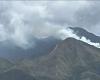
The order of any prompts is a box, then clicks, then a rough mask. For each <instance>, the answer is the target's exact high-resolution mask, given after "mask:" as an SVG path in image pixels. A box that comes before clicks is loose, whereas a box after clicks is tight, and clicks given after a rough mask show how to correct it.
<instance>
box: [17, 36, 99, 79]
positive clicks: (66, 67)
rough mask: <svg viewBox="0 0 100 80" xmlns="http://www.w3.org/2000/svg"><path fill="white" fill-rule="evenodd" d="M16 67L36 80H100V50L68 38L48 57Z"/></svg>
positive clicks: (20, 63) (28, 61)
mask: <svg viewBox="0 0 100 80" xmlns="http://www.w3.org/2000/svg"><path fill="white" fill-rule="evenodd" d="M17 65H18V66H17V67H16V68H17V69H20V70H23V71H25V72H27V73H29V74H30V75H32V76H34V78H35V79H36V80H100V69H99V68H100V49H98V48H96V47H93V46H91V45H89V44H87V43H84V42H82V41H79V40H76V39H74V38H68V39H66V40H64V41H62V42H61V43H60V44H58V45H57V46H56V47H55V49H54V50H53V51H52V52H51V53H50V54H48V55H45V56H42V57H39V58H38V59H35V60H31V59H25V60H23V61H20V62H19V63H18V64H17Z"/></svg>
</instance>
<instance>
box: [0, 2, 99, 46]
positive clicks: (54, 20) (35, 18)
mask: <svg viewBox="0 0 100 80" xmlns="http://www.w3.org/2000/svg"><path fill="white" fill-rule="evenodd" d="M68 26H72V27H82V28H85V29H87V30H88V31H90V32H92V33H95V34H96V35H100V1H85V0H84V1H83V0H80V1H0V41H5V40H12V41H13V42H14V43H15V44H17V45H20V46H23V45H27V44H28V43H29V40H30V38H31V37H36V38H45V37H50V36H54V37H58V36H59V35H58V32H59V31H60V30H61V29H65V28H66V27H68Z"/></svg>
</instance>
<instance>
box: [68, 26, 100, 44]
mask: <svg viewBox="0 0 100 80" xmlns="http://www.w3.org/2000/svg"><path fill="white" fill-rule="evenodd" d="M69 29H71V30H72V31H73V33H74V34H76V35H77V36H78V37H80V38H82V37H85V38H86V39H87V40H90V41H91V42H93V43H100V36H96V35H95V34H93V33H91V32H88V31H87V30H85V29H83V28H80V27H69Z"/></svg>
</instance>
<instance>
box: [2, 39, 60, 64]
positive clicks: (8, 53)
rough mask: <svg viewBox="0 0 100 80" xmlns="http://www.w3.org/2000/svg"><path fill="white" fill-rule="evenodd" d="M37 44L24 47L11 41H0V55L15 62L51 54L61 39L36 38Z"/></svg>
mask: <svg viewBox="0 0 100 80" xmlns="http://www.w3.org/2000/svg"><path fill="white" fill-rule="evenodd" d="M34 41H35V44H36V45H35V46H31V47H30V48H27V49H24V48H21V47H18V46H16V45H14V44H13V43H11V42H8V43H7V42H0V57H2V58H5V59H8V60H9V61H12V62H15V61H17V60H20V59H24V58H33V57H34V58H36V57H39V56H42V55H45V54H49V53H50V52H51V51H52V50H53V48H54V47H55V46H56V44H57V43H58V42H59V40H57V39H54V38H45V39H35V40H34Z"/></svg>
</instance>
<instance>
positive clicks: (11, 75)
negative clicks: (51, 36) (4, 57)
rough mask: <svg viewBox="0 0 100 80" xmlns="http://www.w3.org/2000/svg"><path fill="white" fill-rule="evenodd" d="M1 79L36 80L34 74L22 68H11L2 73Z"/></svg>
mask: <svg viewBox="0 0 100 80" xmlns="http://www.w3.org/2000/svg"><path fill="white" fill-rule="evenodd" d="M0 80H35V79H34V78H33V77H32V76H30V75H28V74H26V73H24V72H23V71H20V70H16V69H15V70H10V71H8V72H4V73H3V74H0Z"/></svg>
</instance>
